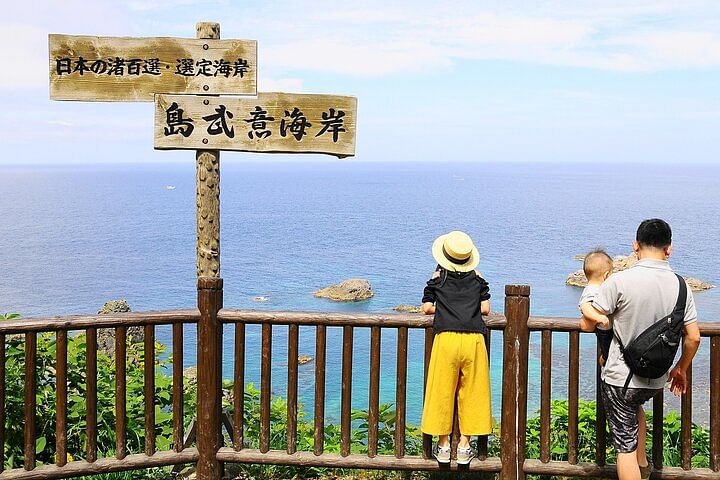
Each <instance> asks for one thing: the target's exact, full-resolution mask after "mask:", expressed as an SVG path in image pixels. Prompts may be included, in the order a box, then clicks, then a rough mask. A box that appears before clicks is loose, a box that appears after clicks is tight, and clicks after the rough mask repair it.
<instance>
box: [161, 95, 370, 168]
mask: <svg viewBox="0 0 720 480" xmlns="http://www.w3.org/2000/svg"><path fill="white" fill-rule="evenodd" d="M261 112H263V113H261ZM341 112H342V113H341ZM356 118H357V98H355V97H348V96H339V95H312V94H296V93H259V94H258V96H257V98H248V97H207V96H194V95H157V96H156V97H155V148H156V149H160V150H164V149H190V150H198V149H216V150H234V151H242V152H266V153H283V152H284V153H325V154H329V155H335V156H338V157H347V156H352V155H355V130H356ZM303 119H304V120H303ZM223 122H224V123H223ZM303 125H304V127H303ZM336 127H337V128H336Z"/></svg>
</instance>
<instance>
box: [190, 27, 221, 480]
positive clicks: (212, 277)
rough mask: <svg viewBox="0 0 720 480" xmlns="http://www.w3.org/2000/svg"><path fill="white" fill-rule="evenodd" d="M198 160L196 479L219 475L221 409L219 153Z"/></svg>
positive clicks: (210, 32) (211, 32)
mask: <svg viewBox="0 0 720 480" xmlns="http://www.w3.org/2000/svg"><path fill="white" fill-rule="evenodd" d="M197 38H200V39H204V38H207V39H219V38H220V24H219V23H213V22H200V23H198V24H197ZM195 159H196V175H197V176H196V203H197V275H198V309H199V310H200V322H199V323H198V330H197V333H198V342H197V345H198V352H197V355H198V389H197V391H198V398H197V406H198V409H197V420H198V427H197V447H198V452H199V454H200V459H199V460H198V463H197V478H198V480H219V479H220V478H221V476H222V474H223V466H222V463H221V462H219V461H218V460H217V452H218V449H219V448H220V438H221V430H220V427H221V414H222V401H221V400H222V325H221V324H220V322H219V321H218V318H217V313H218V311H219V310H220V309H221V308H222V303H223V290H222V288H223V282H222V279H221V278H220V152H219V151H218V150H198V151H197V152H196V155H195Z"/></svg>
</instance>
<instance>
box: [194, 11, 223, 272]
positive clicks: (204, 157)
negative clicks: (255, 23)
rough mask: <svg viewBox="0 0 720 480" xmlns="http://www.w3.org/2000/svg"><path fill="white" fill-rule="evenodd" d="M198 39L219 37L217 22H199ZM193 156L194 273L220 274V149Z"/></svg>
mask: <svg viewBox="0 0 720 480" xmlns="http://www.w3.org/2000/svg"><path fill="white" fill-rule="evenodd" d="M197 38H199V39H204V38H207V39H219V38H220V24H219V23H212V22H200V23H198V24H197ZM195 159H196V185H195V188H196V195H195V198H196V201H197V276H198V277H219V276H220V151H219V150H198V151H197V152H196V155H195Z"/></svg>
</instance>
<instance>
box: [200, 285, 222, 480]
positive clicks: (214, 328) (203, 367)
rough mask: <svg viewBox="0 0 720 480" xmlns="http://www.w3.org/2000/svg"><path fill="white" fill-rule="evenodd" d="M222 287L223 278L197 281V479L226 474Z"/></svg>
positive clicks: (209, 479)
mask: <svg viewBox="0 0 720 480" xmlns="http://www.w3.org/2000/svg"><path fill="white" fill-rule="evenodd" d="M222 286H223V281H222V279H221V278H212V277H200V278H199V279H198V309H199V310H200V322H199V324H198V389H197V391H198V398H197V406H198V409H197V420H198V427H197V447H198V452H199V454H200V459H199V460H198V463H197V478H198V480H219V479H220V477H221V476H222V473H223V467H222V463H221V462H219V461H218V460H217V452H218V450H219V449H220V425H221V424H220V419H221V414H222V403H221V399H222V391H221V388H222V325H221V324H220V321H219V320H218V318H217V314H218V311H219V310H220V309H221V308H222V301H223V290H222Z"/></svg>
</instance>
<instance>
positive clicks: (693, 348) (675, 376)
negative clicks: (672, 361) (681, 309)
mask: <svg viewBox="0 0 720 480" xmlns="http://www.w3.org/2000/svg"><path fill="white" fill-rule="evenodd" d="M699 346H700V327H698V324H697V322H693V323H690V324H687V325H685V336H684V338H683V348H682V355H681V356H680V360H678V362H677V364H676V365H675V368H673V369H672V370H671V371H670V377H669V380H670V390H671V391H672V392H673V393H674V394H675V396H680V395H681V394H683V393H685V391H686V390H687V376H686V372H687V369H688V367H689V366H690V362H692V359H693V358H694V357H695V353H697V351H698V347H699Z"/></svg>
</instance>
